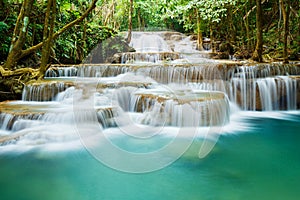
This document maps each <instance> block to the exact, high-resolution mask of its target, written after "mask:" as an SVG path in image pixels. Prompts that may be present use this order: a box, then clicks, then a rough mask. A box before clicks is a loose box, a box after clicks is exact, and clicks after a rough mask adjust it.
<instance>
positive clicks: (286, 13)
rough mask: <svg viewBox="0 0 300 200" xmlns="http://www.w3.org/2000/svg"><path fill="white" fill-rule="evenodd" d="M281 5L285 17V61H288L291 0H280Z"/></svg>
mask: <svg viewBox="0 0 300 200" xmlns="http://www.w3.org/2000/svg"><path fill="white" fill-rule="evenodd" d="M279 2H280V7H281V11H282V17H283V29H284V30H283V31H284V35H283V62H284V63H288V62H289V61H288V60H289V59H288V52H287V49H288V42H287V39H288V34H289V17H290V1H289V0H285V3H284V0H280V1H279Z"/></svg>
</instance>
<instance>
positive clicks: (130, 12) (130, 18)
mask: <svg viewBox="0 0 300 200" xmlns="http://www.w3.org/2000/svg"><path fill="white" fill-rule="evenodd" d="M132 14H133V0H130V5H129V17H128V36H127V39H126V42H127V43H128V44H129V43H130V41H131V34H132Z"/></svg>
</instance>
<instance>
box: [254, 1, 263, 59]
mask: <svg viewBox="0 0 300 200" xmlns="http://www.w3.org/2000/svg"><path fill="white" fill-rule="evenodd" d="M262 34H263V30H262V6H261V0H256V47H255V50H254V53H253V55H252V59H253V60H255V61H258V62H262V61H263V60H262V52H263V35H262Z"/></svg>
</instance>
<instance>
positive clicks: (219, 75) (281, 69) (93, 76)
mask: <svg viewBox="0 0 300 200" xmlns="http://www.w3.org/2000/svg"><path fill="white" fill-rule="evenodd" d="M172 34H173V33H169V32H159V33H155V34H151V33H140V32H136V33H133V38H132V42H131V44H130V45H131V46H133V47H134V48H135V49H136V50H137V52H135V53H133V52H130V53H128V52H125V53H123V54H122V56H121V62H122V63H121V64H80V65H69V66H63V65H53V66H51V67H50V68H49V69H48V70H47V71H46V73H45V80H44V81H40V82H36V83H31V84H28V85H27V86H25V87H24V90H23V95H22V101H18V102H15V103H11V102H3V103H0V129H1V130H7V131H8V132H9V133H15V132H17V133H19V132H20V131H21V132H22V130H27V131H25V132H26V134H27V133H29V134H30V133H31V131H30V130H28V129H29V128H31V127H38V128H37V131H36V132H40V131H41V130H43V131H45V130H44V129H45V127H50V126H51V127H58V129H59V130H58V131H61V132H62V133H63V132H64V129H69V130H70V131H69V132H68V134H74V133H75V131H74V129H75V126H76V125H77V126H79V129H80V128H82V127H81V126H83V127H84V130H85V131H86V129H85V128H86V127H87V129H88V128H89V126H92V125H93V123H98V124H99V127H96V128H95V127H93V131H95V132H97V131H100V130H102V129H110V128H115V127H119V128H120V127H121V128H122V127H125V126H127V125H128V123H132V124H134V125H137V126H139V125H141V126H146V127H147V126H151V127H161V126H170V127H172V128H174V127H176V128H180V127H198V126H199V127H200V126H201V127H213V126H223V125H225V124H228V123H230V117H231V113H230V112H231V111H230V107H239V109H242V110H252V111H256V110H257V111H258V110H259V111H274V110H296V109H299V107H300V103H299V102H300V101H299V99H300V94H299V93H300V89H299V87H300V79H299V75H300V68H299V65H297V64H289V65H283V64H278V63H273V64H245V63H242V62H230V63H226V62H225V63H222V62H220V61H209V62H206V60H205V59H202V58H200V57H201V56H202V55H201V54H200V52H198V51H196V50H192V49H184V46H185V44H187V43H189V42H190V40H189V38H186V37H183V36H182V35H181V34H176V35H172ZM175 40H176V41H175ZM184 50H186V51H184ZM198 53H199V55H196V54H198ZM202 53H203V52H202ZM188 54H195V55H190V57H189V56H187V55H188ZM182 58H184V59H185V61H186V62H181V60H182ZM188 58H192V59H195V60H191V61H190V62H189V60H188ZM173 61H175V62H173ZM176 61H178V62H176ZM125 63H126V64H125ZM230 105H235V106H230ZM43 128H44V129H43ZM60 128H61V129H62V130H61V129H60ZM40 129H41V130H40ZM55 130H56V129H55ZM137 130H138V131H139V130H140V129H137ZM43 131H41V132H42V133H43ZM47 131H48V132H47ZM47 131H45V132H47V134H49V132H51V130H47ZM23 133H24V132H22V134H23ZM47 134H46V136H44V138H43V139H45V137H51V136H49V135H51V134H49V135H47ZM37 135H38V134H37ZM0 137H1V135H0ZM61 137H63V136H61ZM67 137H69V135H67ZM13 138H15V137H13ZM0 139H1V138H0ZM0 141H1V140H0Z"/></svg>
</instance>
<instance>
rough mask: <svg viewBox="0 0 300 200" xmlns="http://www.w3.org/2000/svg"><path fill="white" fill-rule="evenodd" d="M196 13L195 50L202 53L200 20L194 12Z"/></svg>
mask: <svg viewBox="0 0 300 200" xmlns="http://www.w3.org/2000/svg"><path fill="white" fill-rule="evenodd" d="M196 13H197V38H198V39H197V50H199V51H203V38H202V31H201V18H200V15H199V13H198V10H196Z"/></svg>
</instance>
